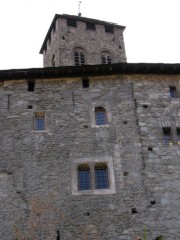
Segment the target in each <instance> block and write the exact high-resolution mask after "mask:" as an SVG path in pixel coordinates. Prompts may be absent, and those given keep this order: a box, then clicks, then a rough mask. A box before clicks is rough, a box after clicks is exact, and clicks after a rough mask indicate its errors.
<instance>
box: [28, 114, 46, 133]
mask: <svg viewBox="0 0 180 240" xmlns="http://www.w3.org/2000/svg"><path fill="white" fill-rule="evenodd" d="M38 116H43V117H44V121H45V128H44V129H43V130H38V129H36V128H35V126H36V123H35V121H36V117H38ZM47 122H48V121H47V114H46V112H44V111H37V112H34V113H33V130H32V132H35V133H44V132H47V131H48V124H47Z"/></svg>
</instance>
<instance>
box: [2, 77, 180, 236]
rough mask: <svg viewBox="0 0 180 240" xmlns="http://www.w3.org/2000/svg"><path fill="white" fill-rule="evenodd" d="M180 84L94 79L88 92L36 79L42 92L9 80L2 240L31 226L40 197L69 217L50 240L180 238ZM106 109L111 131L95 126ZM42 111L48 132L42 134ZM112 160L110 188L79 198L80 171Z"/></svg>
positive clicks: (77, 85) (76, 83)
mask: <svg viewBox="0 0 180 240" xmlns="http://www.w3.org/2000/svg"><path fill="white" fill-rule="evenodd" d="M170 86H174V87H176V97H175V98H174V97H171V95H170V92H169V91H170V88H169V87H170ZM179 86H180V76H179V75H150V74H147V75H146V74H143V75H142V74H139V75H137V74H134V75H133V74H120V75H108V76H107V75H106V76H97V77H95V76H94V77H89V87H88V88H83V86H82V78H80V77H78V78H75V77H74V78H73V77H69V78H57V79H35V88H34V91H28V90H27V80H26V79H19V80H7V81H4V82H1V84H0V99H1V101H0V104H1V107H0V112H1V114H0V135H1V137H0V139H1V144H0V147H1V151H0V206H1V218H0V239H2V240H7V239H13V237H12V232H13V226H19V225H18V224H19V221H20V218H22V216H23V217H24V219H25V220H24V226H25V227H26V228H28V227H29V226H28V219H29V216H30V212H31V209H30V208H29V202H30V201H31V200H33V198H34V199H36V197H38V198H40V199H45V200H46V199H49V197H50V196H51V195H53V196H55V198H56V200H55V201H54V204H55V205H56V208H57V209H60V212H61V214H60V216H59V217H58V218H57V222H55V223H54V222H53V221H52V226H53V227H52V226H51V227H50V228H48V227H46V231H45V230H44V234H47V236H48V234H49V232H48V231H52V232H54V234H56V231H58V232H59V233H60V239H61V240H70V239H74V240H80V239H83V240H84V239H99V240H107V239H111V240H117V239H118V240H135V239H136V240H140V239H143V236H144V234H145V233H147V235H148V240H149V239H150V240H155V239H160V238H158V237H160V236H163V239H164V240H167V239H168V240H170V239H171V240H179V239H180V221H179V209H180V202H179V198H180V192H179V189H180V183H179V171H180V162H179V159H180V146H179V145H178V136H177V129H178V128H179V127H180V110H179V103H180V100H179V91H180V90H179ZM96 106H102V107H104V108H105V109H106V114H107V118H108V123H107V125H106V126H96V125H95V124H94V114H95V113H94V109H95V107H96ZM37 112H41V113H42V112H43V113H45V117H46V129H45V131H36V130H35V129H34V114H35V113H37ZM164 128H168V129H170V130H171V138H172V142H171V143H167V142H166V143H165V142H164V136H163V129H164ZM102 162H105V163H107V166H108V173H109V184H110V185H109V186H110V187H109V188H110V189H109V191H108V190H107V189H103V190H99V191H94V190H93V189H92V190H91V191H78V187H77V186H76V185H77V171H78V165H79V164H82V163H83V164H87V163H88V164H91V165H93V164H95V163H102ZM92 175H93V173H92ZM53 211H54V212H56V211H55V210H53ZM44 222H45V226H49V225H46V224H47V222H50V220H49V215H48V214H47V216H46V218H45V220H44ZM47 236H46V237H47ZM45 239H48V238H45ZM51 239H52V238H51ZM53 239H58V238H56V237H54V238H53Z"/></svg>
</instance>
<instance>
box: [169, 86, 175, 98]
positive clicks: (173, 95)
mask: <svg viewBox="0 0 180 240" xmlns="http://www.w3.org/2000/svg"><path fill="white" fill-rule="evenodd" d="M169 93H170V97H171V98H176V87H175V86H170V87H169Z"/></svg>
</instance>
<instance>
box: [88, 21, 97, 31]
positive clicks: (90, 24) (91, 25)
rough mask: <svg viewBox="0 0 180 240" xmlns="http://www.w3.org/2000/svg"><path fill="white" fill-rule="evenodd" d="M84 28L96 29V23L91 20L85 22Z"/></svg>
mask: <svg viewBox="0 0 180 240" xmlns="http://www.w3.org/2000/svg"><path fill="white" fill-rule="evenodd" d="M86 29H87V30H96V25H95V24H94V23H92V22H87V23H86Z"/></svg>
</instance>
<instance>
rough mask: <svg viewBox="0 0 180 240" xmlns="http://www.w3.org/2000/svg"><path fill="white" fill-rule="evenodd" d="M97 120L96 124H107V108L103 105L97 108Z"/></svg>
mask: <svg viewBox="0 0 180 240" xmlns="http://www.w3.org/2000/svg"><path fill="white" fill-rule="evenodd" d="M95 121H96V125H106V124H107V117H106V110H105V108H103V107H96V108H95Z"/></svg>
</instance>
